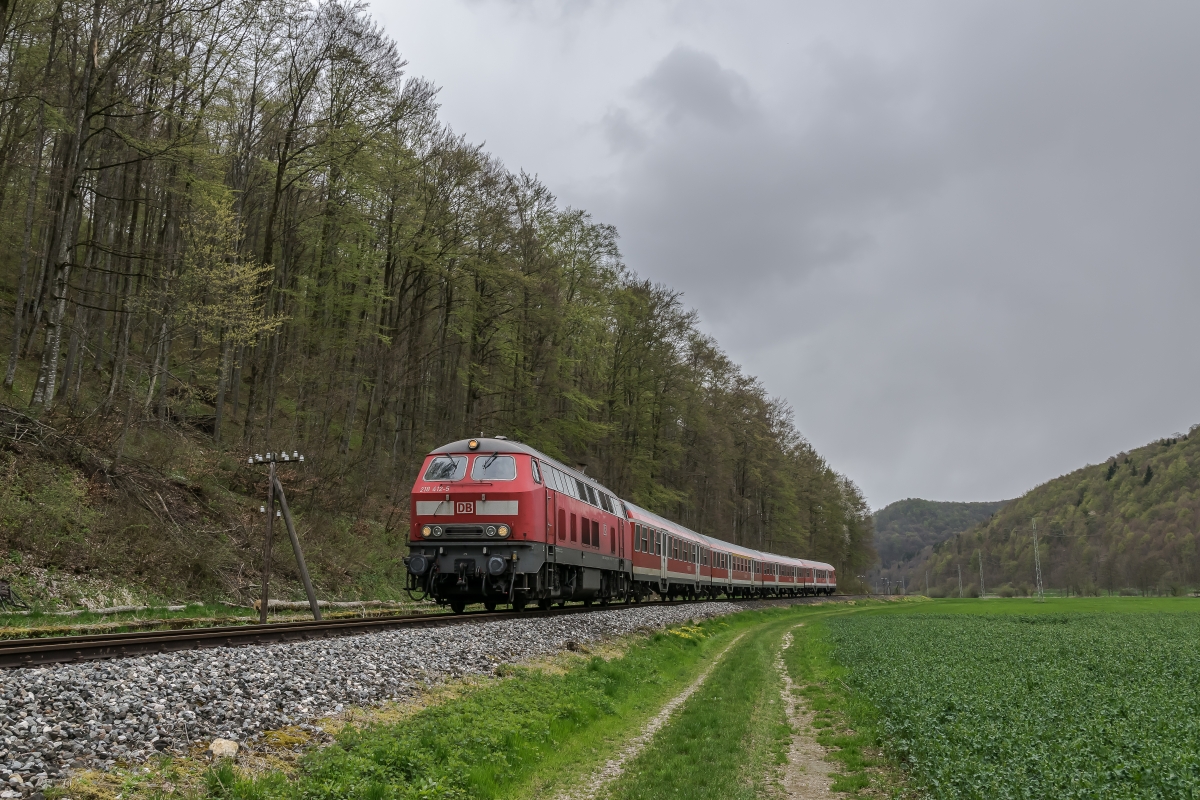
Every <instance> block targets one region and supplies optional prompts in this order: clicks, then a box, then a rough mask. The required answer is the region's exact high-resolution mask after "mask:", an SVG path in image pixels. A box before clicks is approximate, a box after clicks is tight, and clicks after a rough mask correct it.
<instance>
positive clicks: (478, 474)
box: [471, 453, 517, 481]
mask: <svg viewBox="0 0 1200 800" xmlns="http://www.w3.org/2000/svg"><path fill="white" fill-rule="evenodd" d="M516 477H517V460H516V459H515V458H513V457H512V456H501V455H497V454H495V453H493V454H492V455H490V456H475V463H474V464H473V465H472V466H471V480H474V481H511V480H515V479H516Z"/></svg>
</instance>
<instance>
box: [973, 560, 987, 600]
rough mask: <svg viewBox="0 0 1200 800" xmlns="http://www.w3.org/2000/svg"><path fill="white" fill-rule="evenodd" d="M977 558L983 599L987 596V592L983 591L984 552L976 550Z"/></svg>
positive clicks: (980, 595)
mask: <svg viewBox="0 0 1200 800" xmlns="http://www.w3.org/2000/svg"><path fill="white" fill-rule="evenodd" d="M975 556H976V557H977V558H978V559H979V597H980V599H982V598H983V596H984V595H985V594H987V592H985V591H984V590H983V551H982V550H976V551H975Z"/></svg>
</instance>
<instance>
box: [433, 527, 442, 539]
mask: <svg viewBox="0 0 1200 800" xmlns="http://www.w3.org/2000/svg"><path fill="white" fill-rule="evenodd" d="M433 535H434V536H441V535H442V526H441V525H434V526H433Z"/></svg>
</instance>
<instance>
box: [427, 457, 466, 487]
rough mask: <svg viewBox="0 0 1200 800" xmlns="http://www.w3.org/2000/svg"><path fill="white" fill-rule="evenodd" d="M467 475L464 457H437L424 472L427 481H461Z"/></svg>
mask: <svg viewBox="0 0 1200 800" xmlns="http://www.w3.org/2000/svg"><path fill="white" fill-rule="evenodd" d="M466 474H467V457H466V456H438V457H436V458H435V459H433V461H430V462H429V469H427V470H425V480H427V481H461V480H462V479H463V476H464V475H466Z"/></svg>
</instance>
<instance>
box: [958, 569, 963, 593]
mask: <svg viewBox="0 0 1200 800" xmlns="http://www.w3.org/2000/svg"><path fill="white" fill-rule="evenodd" d="M962 596H963V590H962V564H959V565H958V599H959V600H961V599H962Z"/></svg>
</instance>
